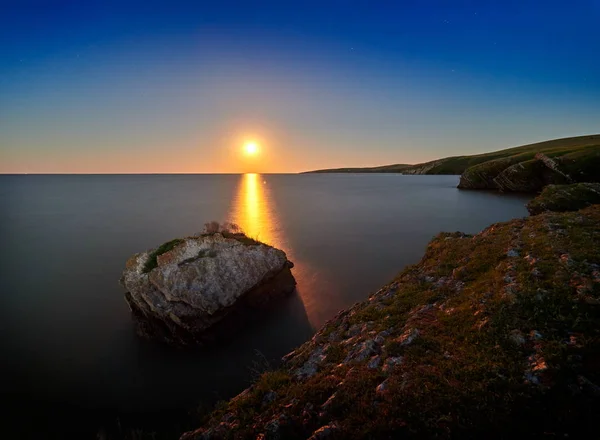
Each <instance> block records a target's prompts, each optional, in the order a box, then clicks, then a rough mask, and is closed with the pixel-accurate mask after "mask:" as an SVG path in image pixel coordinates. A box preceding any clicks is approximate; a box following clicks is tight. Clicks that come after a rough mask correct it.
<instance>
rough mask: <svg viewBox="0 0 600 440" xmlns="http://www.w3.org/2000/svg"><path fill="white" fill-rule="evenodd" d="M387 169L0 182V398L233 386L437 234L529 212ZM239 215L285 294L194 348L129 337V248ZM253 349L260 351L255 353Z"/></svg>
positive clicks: (94, 399) (112, 407)
mask: <svg viewBox="0 0 600 440" xmlns="http://www.w3.org/2000/svg"><path fill="white" fill-rule="evenodd" d="M457 183H458V177H457V176H402V175H397V174H357V175H352V174H307V175H256V174H246V175H130V176H127V175H119V176H77V175H69V176H0V207H1V210H0V242H1V243H2V252H1V253H0V336H1V339H0V344H1V346H0V348H1V350H2V360H3V369H4V370H5V371H4V373H3V374H2V381H3V383H2V389H3V391H5V393H4V395H5V396H7V397H9V396H10V398H12V399H18V400H19V402H21V404H22V405H24V406H25V407H26V406H27V405H28V404H29V403H32V404H33V403H40V404H41V405H67V406H74V407H77V408H89V409H94V410H96V409H98V410H100V409H101V410H109V411H115V412H117V413H128V412H142V413H144V412H148V411H163V410H167V409H170V408H179V407H185V406H191V405H195V404H198V403H201V402H204V403H210V402H214V400H215V399H218V398H226V397H229V396H231V395H233V394H234V393H236V392H239V391H240V390H241V389H243V388H244V387H245V386H246V385H247V384H248V383H249V381H250V379H251V375H252V373H251V371H250V370H251V367H252V365H254V364H255V363H257V362H258V363H262V361H260V359H262V357H263V356H264V358H266V359H267V360H271V361H272V360H276V359H278V358H280V357H281V356H282V355H283V354H285V353H287V352H288V351H290V350H291V349H293V348H294V347H295V346H297V345H299V344H301V343H302V342H303V341H305V340H307V339H308V338H310V337H311V335H312V333H313V332H314V330H315V328H318V327H319V326H321V325H322V324H323V323H324V322H325V321H326V320H327V319H329V318H331V317H333V316H334V315H335V314H336V313H337V312H338V311H339V310H340V309H342V308H344V307H347V306H349V305H351V304H353V303H355V302H356V301H360V300H363V299H366V298H367V297H368V295H369V294H370V293H371V292H373V291H375V290H377V289H378V288H379V287H381V286H382V285H383V284H384V283H386V282H388V281H390V280H391V279H392V278H393V277H394V275H395V274H397V273H398V272H399V271H400V270H401V269H402V268H403V267H405V266H406V265H408V264H413V263H416V262H417V261H418V260H419V259H420V257H421V256H422V254H423V251H424V248H425V246H426V244H427V242H428V241H429V240H430V239H431V238H432V237H433V236H434V235H435V234H437V233H438V232H440V231H456V230H460V231H463V232H467V233H476V232H478V231H479V230H481V229H483V228H484V227H486V226H488V225H490V224H491V223H495V222H499V221H505V220H509V219H511V218H514V217H522V216H525V215H526V214H527V211H526V209H525V207H524V203H526V201H527V200H528V197H527V196H519V195H506V194H498V193H491V192H473V191H471V192H469V191H459V190H457V189H456V188H455V187H456V184H457ZM211 220H220V221H225V220H228V221H233V222H235V223H238V224H239V225H240V226H241V227H242V228H243V229H244V230H245V231H246V232H247V233H248V235H250V236H253V237H256V238H258V239H259V240H262V241H265V242H268V243H270V244H272V245H274V246H277V247H280V248H282V249H284V250H285V251H286V252H287V254H288V258H289V259H290V260H292V261H293V262H294V263H295V267H294V269H293V273H294V275H295V277H296V279H297V281H298V288H297V293H296V294H294V295H292V296H291V297H289V298H287V299H286V300H284V301H282V302H281V304H279V305H278V307H277V311H276V312H275V313H271V314H270V315H268V316H267V317H266V318H265V319H262V320H260V321H259V322H256V323H254V324H253V325H252V326H250V328H248V329H247V331H244V332H243V333H241V334H239V335H238V337H236V338H235V339H234V340H232V341H230V342H228V343H226V344H223V345H220V346H218V347H214V348H212V349H210V350H208V351H206V350H205V351H201V352H198V351H196V352H188V351H181V350H180V351H177V350H171V349H168V348H165V347H161V346H157V345H156V344H152V343H148V342H145V341H141V340H139V339H138V338H137V337H136V336H135V334H134V333H133V328H132V324H131V319H130V316H129V310H128V308H127V305H126V303H125V301H124V300H123V291H122V289H121V287H120V286H119V284H118V279H119V277H120V273H121V270H122V269H123V266H124V263H125V261H126V259H127V258H128V257H129V256H130V255H131V254H133V253H135V252H139V251H141V250H145V249H147V248H150V247H153V246H156V245H158V244H160V243H162V242H164V241H167V240H169V239H171V238H173V237H177V236H182V235H190V234H193V233H195V232H197V231H200V230H201V229H202V227H203V224H204V223H205V222H208V221H211ZM257 353H260V355H258V354H257Z"/></svg>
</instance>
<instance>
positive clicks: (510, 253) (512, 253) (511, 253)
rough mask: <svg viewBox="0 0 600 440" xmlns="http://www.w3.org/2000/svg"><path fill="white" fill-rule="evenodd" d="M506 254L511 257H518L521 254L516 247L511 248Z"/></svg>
mask: <svg viewBox="0 0 600 440" xmlns="http://www.w3.org/2000/svg"><path fill="white" fill-rule="evenodd" d="M506 256H507V257H510V258H514V257H518V256H519V251H518V250H516V249H509V250H508V251H507V252H506Z"/></svg>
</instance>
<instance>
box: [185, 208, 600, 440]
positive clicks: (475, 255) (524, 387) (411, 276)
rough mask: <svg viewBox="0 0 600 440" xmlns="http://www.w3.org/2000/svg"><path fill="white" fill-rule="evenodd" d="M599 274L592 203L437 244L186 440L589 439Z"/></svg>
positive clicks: (598, 356)
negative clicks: (514, 437)
mask: <svg viewBox="0 0 600 440" xmlns="http://www.w3.org/2000/svg"><path fill="white" fill-rule="evenodd" d="M599 262H600V205H594V206H592V207H589V208H586V209H585V210H582V211H577V212H569V213H555V212H549V213H544V214H540V215H536V216H534V217H529V218H527V219H516V220H513V221H510V222H506V223H498V224H495V225H492V226H490V227H489V228H487V229H485V230H484V231H482V232H481V233H479V234H477V235H475V236H469V235H465V234H462V233H458V232H456V233H442V234H440V235H438V236H437V237H436V238H435V239H434V240H433V241H432V242H431V243H430V244H429V246H428V248H427V251H426V253H425V255H424V257H423V259H422V260H421V261H420V262H419V263H418V264H416V265H414V266H412V267H408V268H407V269H405V270H404V271H403V272H402V273H401V274H400V275H399V276H398V278H397V279H396V280H394V281H393V282H392V283H390V284H389V285H387V286H385V287H384V288H382V289H381V290H379V291H378V292H376V293H374V294H373V295H371V297H370V298H369V299H368V300H367V301H364V302H362V303H357V304H356V305H354V306H353V307H351V308H350V309H348V310H345V311H342V312H340V313H339V314H338V315H337V316H336V317H335V318H333V319H332V320H331V321H329V322H328V323H327V324H326V325H325V326H324V327H323V328H322V329H321V330H319V331H318V332H317V334H316V335H315V336H314V337H313V338H312V340H311V341H309V342H307V343H305V344H304V345H302V346H301V347H299V348H298V349H297V350H295V351H294V352H292V353H290V354H289V355H287V356H286V357H285V360H284V364H283V365H282V366H281V367H280V368H277V369H274V370H272V371H268V372H266V373H264V374H263V375H262V377H261V378H260V379H259V380H258V381H257V382H256V383H255V384H254V385H252V386H251V387H250V388H248V389H247V390H246V391H244V392H243V393H241V394H240V395H239V396H237V397H235V398H234V399H232V400H230V401H228V402H224V403H223V404H221V405H220V406H219V407H218V408H217V409H216V410H215V411H214V412H213V413H212V414H211V415H210V416H209V417H207V419H206V420H205V422H204V425H203V426H202V427H200V428H199V429H198V430H196V431H192V432H189V433H186V434H185V435H184V436H183V437H182V439H184V440H193V439H194V440H195V439H221V438H235V439H256V438H264V439H269V438H273V439H275V438H281V439H307V438H310V439H313V440H314V439H323V438H329V439H337V438H339V439H364V438H405V437H411V438H415V437H418V438H434V437H435V438H483V437H485V438H498V437H503V438H507V437H510V436H518V437H519V438H520V437H524V436H527V437H534V438H540V437H544V438H566V437H569V438H574V437H575V438H577V437H583V438H589V437H586V435H588V436H589V435H593V434H594V433H590V432H587V430H588V429H591V428H594V425H593V424H590V421H591V420H594V419H595V417H596V416H597V414H599V412H600V369H599V368H598V365H600V327H598V322H599V320H600V264H599ZM594 429H595V428H594ZM595 434H597V433H595Z"/></svg>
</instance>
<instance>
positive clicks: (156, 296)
mask: <svg viewBox="0 0 600 440" xmlns="http://www.w3.org/2000/svg"><path fill="white" fill-rule="evenodd" d="M292 267H293V264H292V263H291V262H290V261H289V260H288V259H287V257H286V254H285V252H283V251H282V250H279V249H276V248H274V247H272V246H268V245H266V244H264V243H261V242H258V241H256V240H253V239H251V238H249V237H247V236H246V235H244V234H243V233H241V232H239V231H238V230H237V228H236V227H233V228H232V227H221V226H220V225H218V224H217V223H211V224H209V225H207V230H205V232H204V233H201V234H197V235H196V236H193V237H187V238H181V239H175V240H172V241H169V242H167V243H164V244H163V245H161V246H159V247H158V248H155V249H152V250H149V251H147V252H142V253H139V254H135V255H134V256H132V257H131V258H130V259H129V260H128V261H127V263H126V268H125V270H124V272H123V275H122V277H121V280H120V282H121V285H122V286H123V287H124V288H125V290H126V294H125V299H126V301H127V303H128V304H129V307H130V309H131V312H132V316H133V319H134V323H135V325H136V331H137V333H138V334H139V335H140V336H142V337H146V338H150V339H157V340H160V341H163V342H166V343H168V344H172V345H190V344H198V345H203V344H206V343H208V342H211V341H213V340H215V339H217V338H219V337H221V336H225V335H227V334H229V333H232V332H234V331H235V330H237V329H238V327H239V326H241V325H243V323H244V322H245V321H246V320H247V319H250V317H251V315H256V312H257V311H261V310H264V309H265V308H268V306H269V304H270V302H271V301H272V300H273V299H275V298H277V297H279V296H282V295H285V294H287V293H290V292H292V291H293V290H294V289H295V285H296V282H295V280H294V277H293V275H292V273H291V271H290V269H291V268H292Z"/></svg>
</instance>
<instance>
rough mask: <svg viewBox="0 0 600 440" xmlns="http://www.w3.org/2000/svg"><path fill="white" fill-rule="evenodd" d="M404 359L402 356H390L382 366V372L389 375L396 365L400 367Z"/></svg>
mask: <svg viewBox="0 0 600 440" xmlns="http://www.w3.org/2000/svg"><path fill="white" fill-rule="evenodd" d="M403 360H404V358H403V357H402V356H392V357H389V358H387V359H386V360H385V363H384V364H383V372H384V373H390V372H391V371H392V370H393V369H394V367H395V366H396V365H400V364H401V363H402V361H403Z"/></svg>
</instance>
